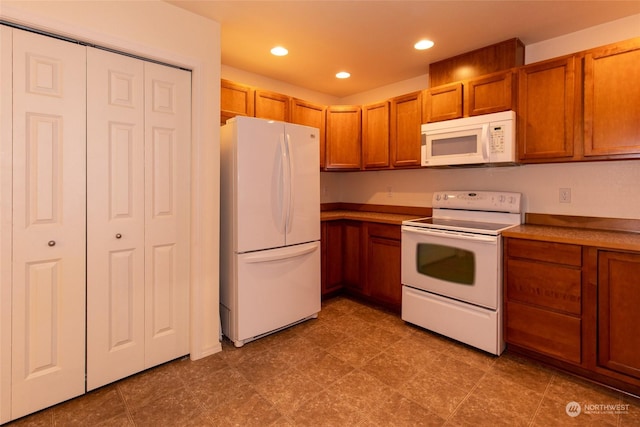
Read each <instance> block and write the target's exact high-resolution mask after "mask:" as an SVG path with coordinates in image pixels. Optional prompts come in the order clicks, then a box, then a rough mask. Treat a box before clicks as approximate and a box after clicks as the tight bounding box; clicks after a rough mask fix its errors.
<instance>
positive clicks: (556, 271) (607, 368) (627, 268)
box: [504, 237, 640, 394]
mask: <svg viewBox="0 0 640 427" xmlns="http://www.w3.org/2000/svg"><path fill="white" fill-rule="evenodd" d="M504 249H505V251H504V253H505V258H504V262H505V264H504V295H505V326H504V333H505V341H506V342H507V344H508V345H509V346H510V347H511V348H512V350H513V351H515V352H522V353H524V354H526V355H528V356H530V357H534V358H537V359H540V360H542V361H544V362H546V363H550V364H552V365H555V366H558V367H560V368H562V369H566V370H568V371H572V372H575V373H577V374H579V375H583V376H586V377H588V378H590V379H593V380H595V381H599V382H602V383H604V384H608V385H611V386H613V387H616V388H619V389H621V390H625V391H628V392H631V393H635V394H638V393H640V334H639V333H638V331H637V325H638V324H640V310H638V307H640V253H638V252H624V251H617V250H609V249H602V248H598V247H591V246H581V245H574V244H565V243H555V242H545V241H541V240H528V239H517V238H513V237H506V238H505V240H504ZM578 260H581V263H580V264H578V265H576V262H577V261H578Z"/></svg>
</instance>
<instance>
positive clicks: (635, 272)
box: [598, 251, 640, 379]
mask: <svg viewBox="0 0 640 427" xmlns="http://www.w3.org/2000/svg"><path fill="white" fill-rule="evenodd" d="M638 277H640V254H637V253H634V254H632V253H622V252H612V251H600V252H599V254H598V364H599V365H600V366H603V367H605V368H608V369H611V370H613V371H617V372H620V373H623V374H626V375H630V376H632V377H635V378H639V379H640V334H638V324H640V311H638V307H640V292H638Z"/></svg>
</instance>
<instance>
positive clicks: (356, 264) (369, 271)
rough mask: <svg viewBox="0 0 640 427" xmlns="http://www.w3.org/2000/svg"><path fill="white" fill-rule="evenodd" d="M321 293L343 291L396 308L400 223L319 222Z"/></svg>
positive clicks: (398, 300)
mask: <svg viewBox="0 0 640 427" xmlns="http://www.w3.org/2000/svg"><path fill="white" fill-rule="evenodd" d="M321 231H322V241H321V243H322V296H323V297H326V296H331V295H333V294H335V293H337V292H341V291H343V292H346V293H348V294H350V295H353V296H356V297H359V298H362V299H364V300H366V301H369V302H372V303H374V304H378V305H381V306H384V307H386V308H388V309H390V310H393V311H397V312H399V311H400V308H401V302H402V284H401V282H400V225H391V224H380V223H374V222H364V221H353V220H334V221H324V222H323V223H322V229H321Z"/></svg>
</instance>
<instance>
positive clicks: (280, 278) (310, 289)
mask: <svg viewBox="0 0 640 427" xmlns="http://www.w3.org/2000/svg"><path fill="white" fill-rule="evenodd" d="M220 146H221V149H220V193H221V200H220V213H221V215H220V317H221V319H220V320H221V324H222V333H223V334H224V335H225V336H226V337H227V338H229V339H230V340H231V341H233V343H234V345H235V346H236V347H241V346H242V345H244V344H245V343H246V342H248V341H252V340H254V339H256V338H260V337H261V336H263V335H266V334H268V333H271V332H275V331H278V330H280V329H282V328H284V327H287V326H289V325H292V324H295V323H298V322H301V321H303V320H306V319H309V318H312V317H317V315H318V312H319V311H320V158H319V157H320V154H319V153H320V149H319V131H318V129H316V128H311V127H307V126H301V125H295V124H291V123H284V122H278V121H273V120H264V119H258V118H253V117H242V116H238V117H235V118H233V119H230V120H228V121H227V123H226V124H225V125H224V126H222V128H221V142H220Z"/></svg>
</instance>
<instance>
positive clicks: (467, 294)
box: [402, 225, 502, 310]
mask: <svg viewBox="0 0 640 427" xmlns="http://www.w3.org/2000/svg"><path fill="white" fill-rule="evenodd" d="M501 253H502V251H501V239H500V236H499V235H498V236H488V235H481V234H471V233H463V232H455V231H448V230H433V229H427V228H421V227H412V226H407V225H404V226H402V283H403V284H404V285H406V286H410V287H412V288H416V289H422V290H425V291H428V292H432V293H435V294H438V295H441V296H444V297H450V298H455V299H457V300H460V301H465V302H469V303H471V304H476V305H479V306H482V307H486V308H490V309H492V310H497V309H498V305H499V302H500V295H499V293H500V281H501V277H502V274H501V271H500V266H501Z"/></svg>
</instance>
